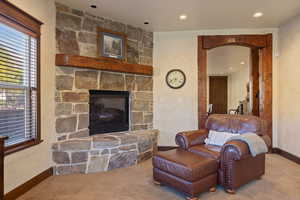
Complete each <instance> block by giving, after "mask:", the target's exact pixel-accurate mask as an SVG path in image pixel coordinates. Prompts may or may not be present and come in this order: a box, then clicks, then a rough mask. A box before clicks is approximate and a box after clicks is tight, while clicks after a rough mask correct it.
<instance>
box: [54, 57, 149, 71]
mask: <svg viewBox="0 0 300 200" xmlns="http://www.w3.org/2000/svg"><path fill="white" fill-rule="evenodd" d="M55 63H56V66H65V67H80V68H88V69H98V70H105V71H113V72H124V73H132V74H142V75H149V76H152V75H153V67H152V66H148V65H139V64H129V63H125V62H112V61H109V60H104V59H100V58H91V57H84V56H76V55H68V54H56V61H55Z"/></svg>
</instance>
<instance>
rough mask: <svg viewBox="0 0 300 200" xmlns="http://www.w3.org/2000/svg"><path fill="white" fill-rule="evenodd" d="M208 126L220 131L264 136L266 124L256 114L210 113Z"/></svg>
mask: <svg viewBox="0 0 300 200" xmlns="http://www.w3.org/2000/svg"><path fill="white" fill-rule="evenodd" d="M206 128H207V129H208V130H214V131H218V132H230V133H238V134H244V133H256V134H257V135H260V136H262V135H263V134H264V126H263V123H262V120H261V119H259V118H258V117H256V116H250V115H248V116H245V115H226V114H214V115H210V116H209V117H208V119H207V121H206Z"/></svg>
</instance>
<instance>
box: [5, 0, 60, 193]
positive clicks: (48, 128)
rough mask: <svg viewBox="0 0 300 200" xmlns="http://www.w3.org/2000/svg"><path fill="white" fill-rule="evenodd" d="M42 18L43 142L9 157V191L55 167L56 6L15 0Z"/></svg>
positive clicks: (37, 0) (47, 0) (43, 0)
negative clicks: (53, 159) (52, 156)
mask: <svg viewBox="0 0 300 200" xmlns="http://www.w3.org/2000/svg"><path fill="white" fill-rule="evenodd" d="M10 2H12V3H14V4H15V5H16V6H18V7H19V8H21V9H23V10H25V11H26V12H28V13H29V14H31V15H32V16H34V17H36V18H37V19H39V20H41V21H42V22H43V23H44V25H43V26H42V38H41V90H42V94H41V95H42V99H41V104H42V105H41V109H42V113H41V114H42V139H43V140H44V142H43V143H41V144H40V145H37V146H35V147H32V148H29V149H26V150H23V151H20V152H18V153H14V154H12V155H9V156H7V157H5V166H4V168H5V172H4V174H5V175H4V178H5V182H4V187H5V192H9V191H11V190H12V189H14V188H15V187H17V186H19V185H21V184H22V183H24V182H26V181H27V180H29V179H31V178H32V177H34V176H36V175H37V174H39V173H41V172H42V171H44V170H46V169H48V168H49V167H51V166H52V161H51V160H52V159H51V154H50V146H51V143H52V141H53V136H54V91H55V89H54V87H55V84H54V72H55V67H54V66H55V64H54V58H55V57H54V54H55V41H54V39H55V29H54V25H55V7H54V3H53V1H52V0H26V1H24V0H11V1H10Z"/></svg>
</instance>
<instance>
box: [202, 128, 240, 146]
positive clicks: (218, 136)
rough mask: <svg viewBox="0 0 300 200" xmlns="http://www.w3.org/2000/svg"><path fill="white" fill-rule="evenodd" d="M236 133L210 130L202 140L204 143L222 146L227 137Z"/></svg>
mask: <svg viewBox="0 0 300 200" xmlns="http://www.w3.org/2000/svg"><path fill="white" fill-rule="evenodd" d="M236 135H238V134H233V133H228V132H218V131H212V130H210V131H209V134H208V138H206V139H205V141H204V142H205V144H210V145H217V146H223V145H224V144H225V143H226V141H227V140H228V139H229V138H231V137H233V136H236Z"/></svg>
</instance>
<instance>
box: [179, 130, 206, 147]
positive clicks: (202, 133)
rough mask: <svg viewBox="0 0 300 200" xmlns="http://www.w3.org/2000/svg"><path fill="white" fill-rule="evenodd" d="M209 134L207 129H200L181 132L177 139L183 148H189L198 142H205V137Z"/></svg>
mask: <svg viewBox="0 0 300 200" xmlns="http://www.w3.org/2000/svg"><path fill="white" fill-rule="evenodd" d="M207 136H208V130H207V129H200V130H196V131H185V132H180V133H178V134H177V135H176V137H175V141H176V144H177V145H179V146H180V147H181V148H183V149H188V148H190V147H192V146H195V145H197V144H204V140H205V138H206V137H207Z"/></svg>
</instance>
